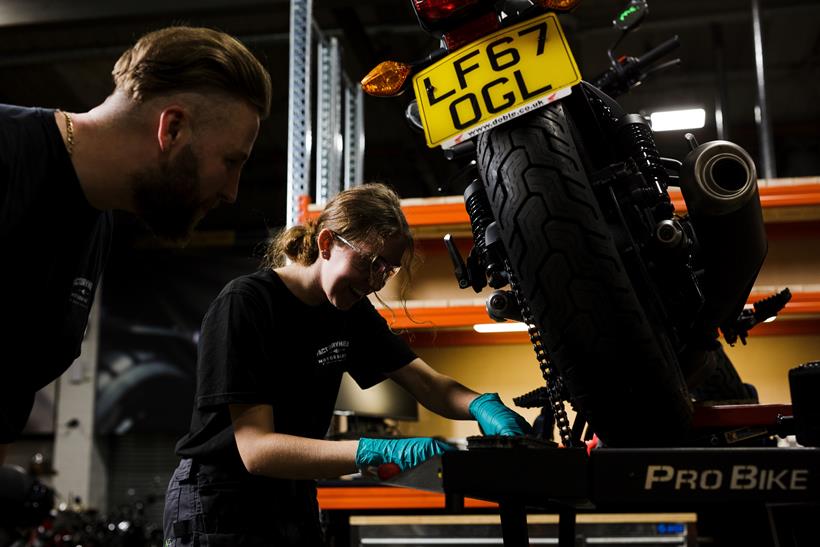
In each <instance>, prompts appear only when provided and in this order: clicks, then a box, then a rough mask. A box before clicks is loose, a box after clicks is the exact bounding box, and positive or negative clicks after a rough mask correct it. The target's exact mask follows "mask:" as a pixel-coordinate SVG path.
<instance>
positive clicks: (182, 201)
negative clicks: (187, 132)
mask: <svg viewBox="0 0 820 547" xmlns="http://www.w3.org/2000/svg"><path fill="white" fill-rule="evenodd" d="M132 191H133V197H134V207H135V212H136V214H137V216H138V217H139V218H140V219H142V221H143V222H144V223H145V224H146V225H147V226H148V228H149V229H150V230H151V231H152V232H153V233H154V235H156V236H157V237H159V238H162V239H166V240H169V241H173V242H176V243H180V244H185V243H187V242H188V240H189V239H190V238H191V232H192V231H193V229H194V226H195V225H196V223H197V222H198V221H199V219H200V216H201V214H202V212H203V210H204V209H206V207H205V206H204V205H203V203H202V197H201V195H200V193H201V188H200V180H199V158H197V156H196V154H194V151H193V150H192V148H191V145H190V144H189V145H186V146H185V148H183V149H182V150H180V152H179V155H178V156H177V158H176V159H175V160H173V161H168V162H166V163H164V164H161V165H160V166H159V167H154V168H146V169H144V170H142V171H140V172H139V173H137V174H136V175H134V176H133V178H132Z"/></svg>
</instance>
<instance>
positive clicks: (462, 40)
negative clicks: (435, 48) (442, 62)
mask: <svg viewBox="0 0 820 547" xmlns="http://www.w3.org/2000/svg"><path fill="white" fill-rule="evenodd" d="M500 26H501V24H500V23H499V22H498V15H496V13H495V12H494V11H491V12H489V13H485V14H484V15H482V16H481V17H479V18H478V19H473V20H472V21H469V22H467V23H466V24H464V25H462V26H460V27H458V28H455V29H453V30H451V31H449V32H448V33H446V34H445V35H444V36H443V37H442V38H444V43H445V44H446V45H447V50H448V51H454V50H456V49H458V48H460V47H461V46H463V45H464V44H467V43H469V42H472V41H473V40H475V39H476V38H480V37H481V36H486V35H488V34H492V33H493V32H495V31H496V30H498V28H499V27H500Z"/></svg>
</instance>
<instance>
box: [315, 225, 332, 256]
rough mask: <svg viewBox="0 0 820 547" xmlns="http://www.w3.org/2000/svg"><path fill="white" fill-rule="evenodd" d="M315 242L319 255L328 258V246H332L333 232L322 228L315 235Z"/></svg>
mask: <svg viewBox="0 0 820 547" xmlns="http://www.w3.org/2000/svg"><path fill="white" fill-rule="evenodd" d="M316 244H317V245H318V246H319V255H321V257H322V258H324V259H328V258H330V248H331V247H332V246H333V232H331V231H330V230H328V229H327V228H322V230H321V231H320V232H319V234H318V235H317V236H316Z"/></svg>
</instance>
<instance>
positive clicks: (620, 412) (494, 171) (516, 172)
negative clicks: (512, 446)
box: [477, 102, 692, 446]
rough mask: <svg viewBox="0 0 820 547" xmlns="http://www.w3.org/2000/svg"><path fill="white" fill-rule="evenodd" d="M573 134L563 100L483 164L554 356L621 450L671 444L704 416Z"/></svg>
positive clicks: (492, 147) (481, 159)
mask: <svg viewBox="0 0 820 547" xmlns="http://www.w3.org/2000/svg"><path fill="white" fill-rule="evenodd" d="M576 146H577V145H576V143H575V140H574V138H573V134H572V131H571V121H570V119H569V112H567V111H566V109H565V108H564V106H563V105H562V104H561V103H560V102H557V103H552V104H550V105H548V106H546V107H544V108H541V109H539V110H538V111H535V112H533V113H532V114H529V115H526V116H522V117H520V118H517V119H515V120H512V121H510V122H508V123H505V124H503V125H501V126H500V127H498V128H495V129H493V130H491V131H488V132H485V133H483V134H482V135H480V136H479V138H478V142H477V152H478V167H479V171H480V173H481V177H482V179H483V181H484V185H485V189H486V193H487V197H488V199H489V201H490V204H491V207H492V209H493V213H494V216H495V219H496V221H497V222H498V225H499V229H500V232H501V235H502V239H503V243H504V246H505V249H506V252H507V256H508V258H509V260H510V264H511V267H512V269H513V272H514V273H515V274H516V276H517V277H518V279H519V284H520V286H521V290H522V292H523V296H524V298H526V300H527V303H528V304H529V306H530V308H531V310H532V313H533V320H534V322H535V324H536V326H537V327H538V328H539V329H540V330H541V333H542V336H543V340H544V344H545V348H546V350H547V352H548V354H549V356H550V359H551V360H552V363H553V364H554V366H555V367H556V368H557V370H558V371H559V372H560V373H561V376H562V377H563V379H564V382H565V384H566V386H567V389H568V391H569V395H570V402H571V403H572V405H573V407H574V408H575V409H576V410H581V411H583V413H584V415H585V417H586V419H587V421H588V423H589V424H590V426H591V427H592V429H593V430H594V431H595V432H596V433H597V434H598V436H599V437H600V438H601V439H602V440H603V441H604V442H605V443H606V444H607V445H610V446H662V445H670V444H674V442H675V441H677V440H680V439H682V438H683V437H685V435H686V432H687V430H688V428H689V424H690V421H691V417H692V404H691V401H690V398H689V394H688V391H687V388H686V383H685V380H684V378H683V375H682V373H681V370H680V367H679V365H678V362H677V359H676V356H675V352H674V350H673V348H672V345H671V344H670V342H669V339H668V336H667V335H666V334H665V332H664V330H663V328H661V327H660V326H659V323H658V322H657V321H654V320H653V318H651V317H649V316H648V315H647V312H648V309H647V308H649V307H647V306H644V305H642V303H641V302H640V300H639V297H638V295H637V294H636V291H635V290H634V288H633V285H632V282H631V280H630V278H629V276H628V275H627V272H626V270H625V268H624V266H623V263H622V261H621V259H620V257H619V255H618V250H617V248H616V245H615V242H614V240H613V237H612V234H611V231H610V229H609V227H608V225H607V221H606V219H605V218H604V216H603V215H602V213H601V210H600V207H599V206H598V203H597V201H596V199H595V195H594V194H593V191H592V188H591V186H590V183H589V181H588V179H587V175H586V173H585V171H584V168H583V165H582V163H581V161H580V159H579V154H578V150H577V148H576Z"/></svg>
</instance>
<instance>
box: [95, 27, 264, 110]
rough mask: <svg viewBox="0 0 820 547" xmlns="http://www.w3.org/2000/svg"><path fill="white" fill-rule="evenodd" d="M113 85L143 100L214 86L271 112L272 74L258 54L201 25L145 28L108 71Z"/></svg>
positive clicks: (219, 90)
mask: <svg viewBox="0 0 820 547" xmlns="http://www.w3.org/2000/svg"><path fill="white" fill-rule="evenodd" d="M111 74H112V75H113V76H114V85H115V87H116V89H117V90H119V91H123V92H125V93H127V94H128V95H129V96H130V97H131V98H132V99H133V100H135V101H137V102H143V101H146V100H149V99H151V98H153V97H157V96H161V95H167V94H171V93H179V92H186V91H189V92H191V91H193V92H196V91H208V90H212V91H218V92H223V93H227V94H229V95H231V96H234V97H237V98H239V99H244V100H245V101H247V102H248V103H250V104H251V105H253V106H254V107H256V109H257V110H258V111H259V116H260V117H261V118H266V117H267V116H268V114H269V113H270V103H271V79H270V74H268V71H267V70H265V67H263V66H262V64H261V63H260V62H259V60H258V59H257V58H256V57H255V56H254V55H253V53H251V52H250V51H249V50H248V48H246V47H245V46H244V45H243V44H242V43H241V42H240V41H239V40H237V39H236V38H234V37H232V36H229V35H227V34H225V33H224V32H219V31H217V30H213V29H209V28H201V27H185V26H179V27H168V28H164V29H161V30H157V31H154V32H149V33H148V34H146V35H144V36H143V37H142V38H140V39H139V40H138V41H137V43H136V44H134V45H133V47H131V48H130V49H128V50H127V51H125V52H124V53H123V54H122V55H121V56H120V58H119V59H118V60H117V63H116V64H115V65H114V70H113V71H112V72H111Z"/></svg>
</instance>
